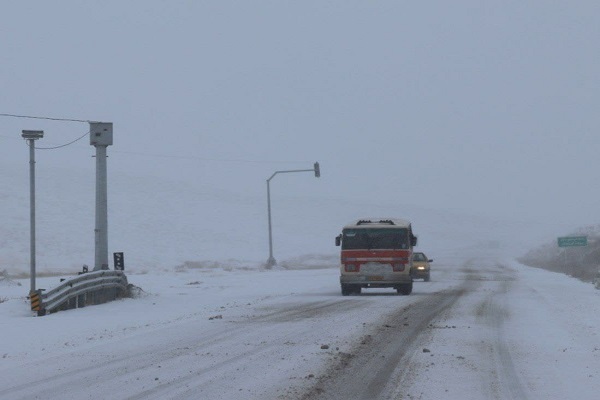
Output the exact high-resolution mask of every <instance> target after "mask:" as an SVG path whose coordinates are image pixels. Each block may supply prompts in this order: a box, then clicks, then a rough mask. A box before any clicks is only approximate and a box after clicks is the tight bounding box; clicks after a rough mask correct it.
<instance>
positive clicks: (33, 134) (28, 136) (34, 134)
mask: <svg viewBox="0 0 600 400" xmlns="http://www.w3.org/2000/svg"><path fill="white" fill-rule="evenodd" d="M21 136H22V137H23V139H25V140H27V142H28V144H29V221H30V222H29V225H30V236H29V249H30V270H29V281H30V285H29V293H33V292H35V141H36V140H37V139H41V138H43V137H44V131H21Z"/></svg>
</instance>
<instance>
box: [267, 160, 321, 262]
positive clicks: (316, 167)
mask: <svg viewBox="0 0 600 400" xmlns="http://www.w3.org/2000/svg"><path fill="white" fill-rule="evenodd" d="M311 171H314V173H315V178H319V177H321V168H320V167H319V163H318V162H316V163H315V164H314V166H313V168H312V169H292V170H288V171H275V172H274V173H273V175H271V177H270V178H269V179H267V210H268V214H269V259H268V260H267V263H266V265H265V266H266V267H267V268H271V267H272V266H273V265H276V264H277V261H275V258H274V257H273V229H272V227H271V186H270V183H271V179H273V178H274V177H275V175H277V174H284V173H289V172H311Z"/></svg>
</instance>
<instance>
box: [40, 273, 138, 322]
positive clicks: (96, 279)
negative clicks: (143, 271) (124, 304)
mask: <svg viewBox="0 0 600 400" xmlns="http://www.w3.org/2000/svg"><path fill="white" fill-rule="evenodd" d="M127 293H128V283H127V276H125V273H124V272H123V271H111V270H101V271H93V272H86V273H82V274H81V275H78V276H76V277H74V278H72V279H68V280H65V281H64V282H62V283H61V284H60V285H58V286H57V287H55V288H53V289H51V290H49V291H47V292H45V293H44V292H43V291H42V290H41V289H38V290H36V291H35V292H33V293H31V294H30V296H29V297H30V299H31V309H32V310H33V311H37V313H38V315H39V316H42V315H46V314H47V313H51V312H55V311H59V310H67V309H71V308H79V307H84V306H87V305H92V304H101V303H106V302H107V301H111V300H115V299H116V298H118V297H124V296H126V295H127Z"/></svg>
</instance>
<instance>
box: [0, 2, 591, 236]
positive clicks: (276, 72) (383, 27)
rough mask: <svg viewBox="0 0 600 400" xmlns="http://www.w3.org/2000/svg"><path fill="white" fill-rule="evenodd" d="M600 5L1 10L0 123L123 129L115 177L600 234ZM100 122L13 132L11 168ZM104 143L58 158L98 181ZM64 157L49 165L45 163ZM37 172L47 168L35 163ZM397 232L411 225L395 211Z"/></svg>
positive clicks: (5, 140) (9, 135)
mask: <svg viewBox="0 0 600 400" xmlns="http://www.w3.org/2000/svg"><path fill="white" fill-rule="evenodd" d="M599 15H600V2H598V1H574V2H567V1H413V2H406V1H348V0H345V1H334V2H326V1H223V0H219V1H169V2H167V1H150V0H144V1H102V2H100V1H58V2H42V1H31V2H4V3H3V4H2V12H1V13H0V35H1V38H2V40H0V54H1V56H2V58H1V60H2V62H0V82H1V92H2V96H0V113H13V114H24V115H39V116H51V117H67V118H76V119H84V120H88V119H89V120H101V121H110V122H113V123H114V145H113V146H112V147H111V148H109V155H110V161H109V168H110V170H109V173H111V174H117V173H119V174H131V175H134V176H135V175H150V174H159V175H161V176H166V177H174V178H176V179H183V180H188V181H189V182H190V185H191V186H194V187H206V188H210V187H219V188H227V189H230V190H232V191H239V192H244V193H256V194H262V193H264V190H265V188H264V186H265V184H264V181H265V180H266V178H268V177H269V176H270V175H271V173H272V172H273V171H275V170H282V169H283V170H285V169H302V168H311V167H312V164H313V162H314V161H320V163H321V167H322V178H321V179H320V180H319V181H315V179H314V178H312V177H311V176H310V175H309V174H306V175H305V176H301V175H300V174H297V175H294V176H292V175H288V176H285V177H281V178H280V177H277V178H276V183H277V189H276V190H278V191H279V192H280V193H286V194H289V195H318V196H326V197H329V198H336V197H339V198H346V199H347V198H350V199H352V198H356V199H360V200H364V199H369V198H375V199H385V200H397V201H398V203H399V204H421V205H423V206H425V207H431V208H435V209H444V210H446V209H448V210H460V211H467V212H473V213H477V214H482V215H493V216H514V217H517V218H538V219H547V218H559V219H561V220H564V221H573V224H574V225H579V224H585V223H597V222H598V221H599V220H600V207H598V205H599V201H598V199H599V197H600V185H599V183H598V174H599V171H600V158H599V157H598V153H599V150H600V135H598V132H597V131H598V126H599V122H600V113H599V112H598V104H599V100H600V77H599V74H600V53H599V50H598V43H600V24H599V23H598V16H599ZM22 129H44V130H45V132H46V137H45V138H44V139H43V140H42V141H40V142H39V143H38V145H39V146H52V145H59V144H62V143H65V142H68V141H70V140H73V139H76V138H77V137H79V136H81V135H83V134H85V133H86V130H87V125H86V124H85V123H58V122H50V121H44V120H27V119H14V118H6V117H0V152H1V158H2V161H1V164H2V166H3V168H9V167H11V168H12V166H14V165H19V167H21V166H22V165H21V164H22V163H23V162H24V161H25V160H26V157H27V152H26V148H25V146H24V145H23V143H22V142H23V140H22V139H21V138H20V132H21V130H22ZM92 150H93V148H91V147H90V146H89V140H88V139H87V137H86V138H84V139H83V140H82V141H80V142H77V143H76V144H74V145H72V146H69V147H68V148H66V149H63V150H61V151H52V152H51V154H48V155H44V157H46V158H45V162H46V163H47V164H49V165H50V164H52V165H56V166H62V165H64V166H65V168H81V166H82V165H85V168H88V167H89V168H92V167H93V162H92V161H90V158H89V157H90V155H91V154H92V153H93V151H92ZM49 153H50V152H49ZM38 157H39V156H38ZM399 216H402V213H401V210H399Z"/></svg>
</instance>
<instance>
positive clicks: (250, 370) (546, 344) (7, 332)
mask: <svg viewBox="0 0 600 400" xmlns="http://www.w3.org/2000/svg"><path fill="white" fill-rule="evenodd" d="M488 254H489V253H488ZM467 255H468V257H466V256H467ZM492 255H493V253H492ZM455 256H456V258H455V259H456V260H458V259H459V258H460V255H459V254H455ZM463 256H465V258H464V259H463V260H462V261H460V262H444V261H442V260H439V261H438V260H436V261H435V262H434V264H435V271H434V275H433V276H434V281H433V282H430V283H424V282H416V283H415V290H414V292H413V294H412V295H411V296H407V297H403V296H396V295H392V293H394V292H393V291H389V290H384V289H379V290H371V291H366V293H367V294H366V295H363V296H353V297H341V296H340V294H339V285H338V281H337V279H338V271H337V269H336V268H333V267H331V266H327V267H326V268H321V269H315V268H313V269H299V270H270V271H264V270H252V269H240V268H230V269H223V268H221V267H216V268H191V269H187V270H181V271H179V272H175V273H166V272H156V273H147V274H130V276H129V279H130V281H131V282H134V283H135V284H136V285H138V286H139V287H141V288H143V290H144V292H143V293H141V294H140V296H139V297H137V298H135V299H125V300H119V301H115V302H112V303H109V304H105V305H99V306H93V307H88V308H85V309H79V310H70V311H63V312H58V313H55V314H52V315H49V316H45V317H33V316H32V313H31V312H30V311H28V306H29V305H28V303H27V301H26V300H25V299H24V298H23V291H24V288H25V287H26V285H27V284H28V281H26V280H19V281H13V280H9V281H6V280H4V281H2V284H1V285H2V286H1V288H0V290H1V293H2V296H3V298H4V300H5V301H4V302H3V303H1V304H0V331H1V332H2V340H1V341H0V398H35V397H36V396H39V395H43V397H44V398H76V399H79V398H95V399H98V398H128V397H133V398H211V399H227V398H234V397H235V398H247V399H258V398H294V395H297V393H299V390H300V389H302V388H305V387H307V386H309V385H311V384H312V383H313V382H314V379H315V378H316V377H319V376H320V374H322V373H323V371H324V370H325V368H326V366H327V365H328V363H330V362H332V361H334V360H335V359H336V357H337V356H338V355H339V354H344V352H348V351H350V347H351V345H352V344H353V343H354V342H356V341H357V340H359V339H360V337H361V335H362V334H363V330H364V329H365V327H368V326H373V325H376V324H378V323H380V318H381V316H382V315H385V312H386V311H388V310H391V309H394V308H397V307H404V306H406V305H409V304H411V303H412V302H415V301H418V300H419V299H420V298H421V297H422V296H426V295H428V294H433V293H435V292H438V291H441V290H445V289H449V288H450V289H451V288H457V287H458V286H459V285H460V284H461V283H462V282H463V278H464V274H465V272H464V271H463V272H459V268H461V266H462V267H464V266H465V265H466V266H467V267H468V269H473V270H477V271H479V272H480V273H482V274H483V275H482V276H483V278H478V280H479V281H480V282H475V284H477V285H480V286H479V287H477V288H476V289H475V290H474V291H473V293H472V294H470V295H468V296H467V297H464V298H461V299H460V300H459V304H458V305H457V306H456V307H453V308H451V309H450V311H449V312H448V315H444V316H443V317H440V318H439V319H438V320H436V321H435V322H433V323H432V325H431V326H430V327H429V333H428V335H427V338H428V339H427V340H426V341H425V342H423V344H422V347H423V348H427V349H429V350H430V352H428V353H424V352H420V351H417V352H416V353H415V354H414V355H413V359H414V363H415V365H420V366H421V367H422V368H419V369H418V370H415V372H414V374H417V375H416V376H411V377H410V378H411V381H410V382H409V386H408V387H406V386H404V387H402V388H400V387H399V390H400V389H401V391H402V393H405V394H406V393H408V395H410V396H412V397H410V398H419V399H438V398H447V399H480V398H519V395H520V394H523V393H526V395H523V396H522V398H524V397H528V398H539V399H549V398H580V399H594V398H596V397H597V393H599V391H600V379H598V371H600V336H599V335H598V332H599V331H600V321H599V320H598V318H597V316H598V315H599V313H600V291H598V290H596V289H594V287H593V286H592V285H590V284H586V283H582V282H580V281H577V280H575V279H573V278H569V277H567V276H564V275H560V274H555V273H550V272H546V271H543V270H537V269H532V268H528V267H524V266H521V265H518V264H516V263H514V262H510V261H508V262H506V264H504V265H503V266H502V267H500V269H499V270H498V269H496V268H495V267H494V265H495V264H496V263H497V261H498V258H497V257H486V252H478V253H471V254H469V253H466V252H463ZM498 271H500V272H498ZM466 274H467V275H468V272H466ZM505 278H508V280H507V279H505ZM57 282H58V277H52V278H44V279H41V280H40V287H50V286H52V285H53V284H56V283H57ZM15 283H21V286H17V285H15ZM495 285H510V290H508V289H507V291H506V292H505V294H503V295H501V296H496V297H494V298H490V297H489V294H490V293H495V291H494V290H492V287H494V286H495ZM507 288H508V286H507ZM373 293H379V294H382V295H383V296H381V295H380V296H377V295H372V294H373ZM369 294H371V295H369ZM339 302H342V304H343V303H345V304H346V306H347V307H344V308H340V307H341V305H340V303H339ZM313 305H314V307H315V309H318V310H319V312H318V313H317V312H315V314H314V315H310V314H307V315H305V316H304V317H305V318H303V319H301V320H300V322H299V320H298V319H297V318H296V317H297V316H295V314H294V313H296V312H301V311H300V310H306V309H307V308H308V309H310V307H311V306H313ZM330 306H331V307H332V312H331V313H327V312H326V309H327V307H330ZM333 306H335V308H333ZM324 310H325V311H324ZM340 310H341V311H342V312H338V311H340ZM473 310H476V311H475V312H474V311H473ZM477 310H479V311H477ZM334 311H335V312H334ZM302 312H304V311H302ZM500 316H501V317H500ZM322 345H328V346H329V349H322V348H321V346H322ZM419 349H420V348H419ZM502 349H505V350H510V351H506V352H505V353H503V352H502V351H501V350H502ZM506 355H508V357H510V360H505V359H502V357H505V356H506ZM128 360H131V361H130V362H128ZM509 367H510V368H509ZM57 370H58V371H64V375H61V374H58V376H57V375H56V374H57V372H56V371H57ZM199 370H202V371H203V372H202V376H201V378H200V377H199V378H197V379H199V380H200V381H196V380H195V376H196V374H198V375H199V374H200V373H199V372H198V371H199ZM206 370H214V373H211V372H207V371H206ZM504 372H506V376H502V375H503V373H504ZM515 374H518V378H516V377H515V376H513V375H515ZM498 375H500V376H498ZM313 376H314V377H315V378H313ZM46 377H48V378H51V383H44V379H45V378H46ZM357 379H359V378H357ZM515 379H517V380H518V381H519V382H526V383H524V384H523V385H524V387H522V388H517V389H514V390H516V391H515V393H511V391H510V390H509V389H510V388H511V387H514V386H515ZM62 381H64V386H61V382H62ZM503 381H505V382H506V384H505V385H503V384H502V382H503ZM498 382H500V384H499V383H498ZM15 387H16V388H18V390H16V389H11V390H9V391H3V388H15ZM117 388H118V389H117ZM521 391H522V392H523V393H521Z"/></svg>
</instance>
